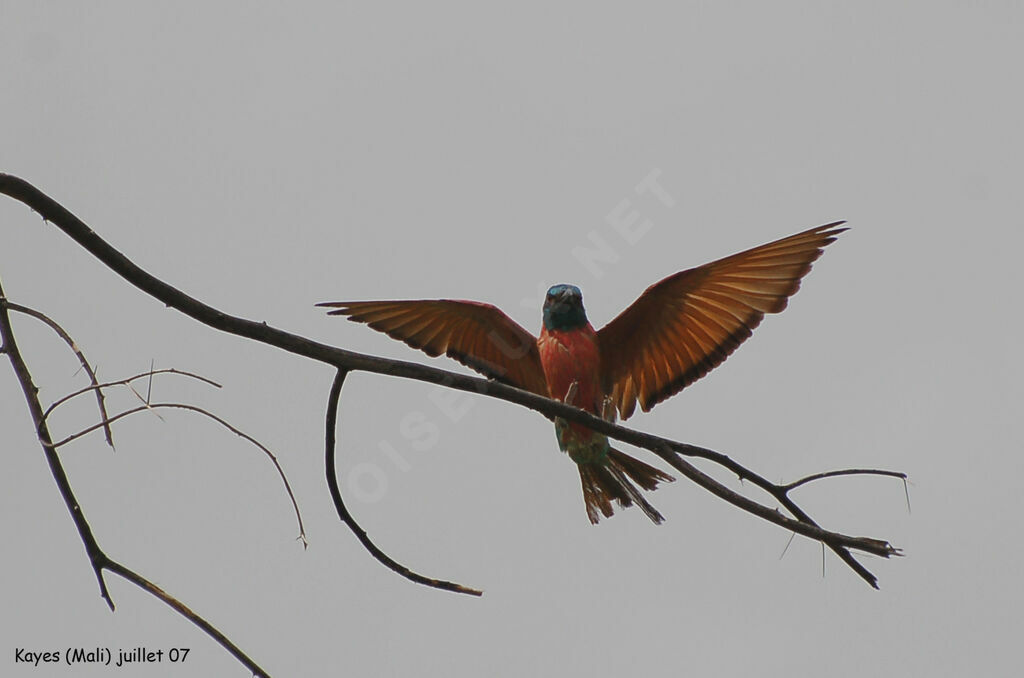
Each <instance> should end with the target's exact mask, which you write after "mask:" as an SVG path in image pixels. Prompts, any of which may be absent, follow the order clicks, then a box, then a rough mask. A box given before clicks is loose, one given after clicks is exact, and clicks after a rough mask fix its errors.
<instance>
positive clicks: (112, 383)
mask: <svg viewBox="0 0 1024 678" xmlns="http://www.w3.org/2000/svg"><path fill="white" fill-rule="evenodd" d="M12 306H13V304H12ZM154 374H178V375H181V376H185V377H191V378H192V379H198V380H199V381H202V382H205V383H207V384H209V385H210V386H214V387H216V388H223V387H222V386H221V385H220V384H218V383H217V382H215V381H213V380H211V379H207V378H206V377H204V376H202V375H199V374H193V373H191V372H185V371H184V370H176V369H174V368H173V367H165V368H162V369H159V370H147V371H145V372H141V373H139V374H134V375H132V376H130V377H127V378H125V379H118V380H116V381H105V382H103V383H102V384H93V385H92V386H86V387H85V388H81V389H78V390H77V391H73V392H71V393H68V394H67V395H65V396H62V397H60V398H58V399H57V400H55V401H53V403H51V404H50V406H49V407H47V408H46V411H45V412H43V416H44V418H45V417H49V416H50V413H51V412H53V411H54V410H55V409H57V408H58V407H60V406H61V405H63V404H64V403H66V402H67V401H69V400H72V399H73V398H77V397H78V396H80V395H82V394H83V393H88V392H89V391H97V390H100V389H104V388H109V387H111V386H124V385H127V384H130V383H132V382H133V381H137V380H139V379H142V378H144V377H151V376H153V375H154ZM103 418H104V419H106V418H107V414H106V412H104V413H103Z"/></svg>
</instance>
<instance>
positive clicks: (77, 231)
mask: <svg viewBox="0 0 1024 678" xmlns="http://www.w3.org/2000/svg"><path fill="white" fill-rule="evenodd" d="M0 193H5V194H7V195H9V196H11V197H12V198H15V199H17V200H20V201H21V202H23V203H25V204H26V205H28V206H29V207H31V208H32V209H34V210H35V211H36V212H38V213H39V214H40V215H42V217H43V218H44V219H46V220H47V221H50V222H53V223H54V224H55V225H56V226H57V227H58V228H60V229H61V230H62V231H64V232H65V233H66V234H67V235H68V236H70V237H71V238H72V239H74V240H75V241H76V242H78V243H79V244H80V245H82V247H84V248H85V249H86V250H87V251H89V252H90V253H91V254H93V256H95V257H96V258H98V259H99V260H100V261H102V262H103V263H104V264H106V265H107V266H108V267H109V268H110V269H111V270H113V271H114V272H115V273H117V274H118V275H120V276H121V277H122V278H124V279H125V280H126V281H128V282H129V283H131V284H132V285H135V286H136V287H138V288H139V289H140V290H142V291H143V292H145V293H146V294H149V295H150V296H152V297H154V298H155V299H157V300H159V301H160V302H162V303H164V304H166V305H167V306H171V307H173V308H175V309H177V310H179V311H181V312H182V313H184V314H186V315H188V316H190V317H192V318H194V319H195V320H198V321H199V322H202V323H204V324H206V325H208V326H210V327H212V328H214V329H217V330H220V331H223V332H228V333H230V334H234V335H237V336H241V337H246V338H249V339H253V340H255V341H259V342H261V343H264V344H268V345H271V346H276V347H278V348H280V349H282V350H285V351H288V352H290V353H294V354H296V355H301V356H305V357H307V358H311V359H313V360H317V361H320V362H323V363H327V364H330V365H333V366H335V367H336V368H338V369H339V370H345V371H351V370H363V371H367V372H374V373H377V374H383V375H389V376H396V377H402V378H407V379H416V380H419V381H424V382H428V383H433V384H439V385H442V386H446V387H448V388H453V389H457V390H461V391H467V392H473V393H479V394H482V395H487V396H490V397H494V398H499V399H501V400H505V401H508V402H512V403H516V404H518V405H522V406H524V407H527V408H530V409H532V410H536V411H538V412H541V413H543V414H545V415H547V416H549V417H562V418H564V419H567V420H569V421H574V422H577V423H580V424H584V425H586V426H587V427H589V428H591V429H593V430H595V431H598V432H600V433H604V434H606V435H608V436H610V437H612V438H615V439H616V440H621V441H623V442H626V443H629V444H632V445H635V446H637V447H641V448H644V449H647V450H649V451H651V452H653V453H654V454H656V455H658V456H659V457H661V458H662V459H664V460H665V461H667V462H668V463H669V464H671V465H672V466H673V467H674V468H676V469H677V470H679V471H680V472H681V473H683V475H685V476H686V477H688V478H689V479H690V480H692V481H693V482H695V483H697V484H698V485H700V486H701V487H703V488H704V489H706V490H708V491H709V492H711V493H712V494H714V495H716V496H718V497H720V498H722V499H724V500H726V501H728V502H729V503H731V504H733V505H734V506H737V507H738V508H741V509H743V510H744V511H747V512H748V513H751V514H753V515H756V516H758V517H760V518H763V519H764V520H767V521H769V522H771V523H774V524H776V525H779V526H780V527H783V528H785V529H786V530H788V531H793V532H796V533H799V534H801V535H803V536H806V537H809V538H811V539H815V540H818V541H821V542H822V543H823V544H827V545H828V546H829V547H830V548H831V549H832V550H833V551H835V552H836V553H837V554H838V555H839V557H840V558H841V559H843V561H844V562H846V563H847V564H848V565H849V566H850V567H851V568H853V569H854V571H856V572H857V574H858V575H859V576H861V577H862V578H863V579H864V580H865V581H866V582H868V583H869V584H870V585H871V586H873V587H875V588H877V587H878V584H877V580H876V578H875V576H874V575H873V574H871V573H870V572H868V571H867V570H866V569H865V568H864V567H863V566H861V565H860V564H859V563H858V562H857V561H856V560H855V559H854V558H853V555H852V554H851V553H850V549H854V550H859V551H863V552H865V553H871V554H874V555H877V556H881V557H884V558H888V557H890V556H893V555H900V552H899V550H898V549H896V548H894V547H893V546H892V545H891V544H889V542H887V541H885V540H882V539H873V538H868V537H852V536H849V535H844V534H841V533H838V532H832V531H828V530H824V529H822V528H821V527H820V526H819V525H818V524H817V523H816V522H814V521H813V520H812V519H811V518H810V516H809V515H808V514H807V513H805V512H804V511H803V510H802V509H800V507H799V506H797V504H796V503H795V502H793V501H792V500H791V499H790V498H789V496H788V495H787V492H788V490H787V488H786V487H785V486H784V485H777V484H774V483H771V482H769V481H767V480H766V479H764V478H763V477H762V476H760V475H758V474H756V473H754V472H753V471H751V470H749V469H747V468H746V467H744V466H742V465H741V464H739V463H737V462H735V461H733V460H732V459H730V458H729V457H727V456H725V455H723V454H720V453H718V452H715V451H713V450H709V449H707V448H702V447H698V446H695V445H688V444H685V443H679V442H675V441H672V440H668V439H665V438H660V437H658V436H653V435H650V434H646V433H641V432H639V431H635V430H633V429H629V428H625V427H623V426H619V425H617V424H613V423H611V422H607V421H605V420H603V419H602V418H600V417H597V416H595V415H592V414H590V413H589V412H586V411H584V410H581V409H577V408H575V407H572V406H570V405H566V404H565V403H562V402H559V401H556V400H552V399H549V398H545V397H542V396H538V395H535V394H533V393H529V392H527V391H523V390H520V389H517V388H513V387H511V386H506V385H504V384H500V383H498V382H494V381H488V380H485V379H479V378H476V377H469V376H465V375H462V374H457V373H454V372H448V371H446V370H440V369H437V368H433V367H428V366H426V365H420V364H417V363H410V362H406V361H400V360H388V359H385V358H379V357H376V356H370V355H365V354H361V353H355V352H352V351H347V350H344V349H340V348H335V347H332V346H328V345H326V344H322V343H320V342H316V341H313V340H310V339H307V338H305V337H301V336H299V335H296V334H292V333H289V332H286V331H283V330H279V329H277V328H274V327H271V326H270V325H268V324H267V323H265V322H256V321H252V320H246V319H244V318H239V317H235V316H231V315H228V314H226V313H224V312H222V311H220V310H218V309H216V308H213V307H211V306H208V305H206V304H204V303H202V302H200V301H199V300H197V299H194V298H193V297H190V296H189V295H187V294H185V293H183V292H181V291H180V290H178V289H176V288H174V287H172V286H171V285H168V284H167V283H165V282H163V281H161V280H159V279H157V278H155V277H154V276H152V275H151V274H149V273H147V272H146V271H144V270H143V269H142V268H140V267H139V266H137V265H136V264H134V263H133V262H132V261H130V260H129V259H128V258H127V257H125V256H124V255H123V254H121V253H120V252H119V251H117V250H116V249H114V248H113V247H112V246H111V245H110V244H108V243H107V242H106V241H104V240H103V239H102V238H100V237H99V236H98V235H96V233H94V232H93V231H92V230H91V229H90V228H89V227H88V226H86V225H85V224H84V223H83V222H82V221H81V220H79V219H78V218H77V217H76V216H75V215H74V214H72V213H71V212H69V211H68V210H67V209H65V208H64V207H63V206H61V205H60V204H59V203H57V202H55V201H54V200H52V199H51V198H49V197H48V196H46V195H45V194H43V193H42V192H41V191H39V190H38V189H36V188H35V187H34V186H32V185H31V184H29V183H28V182H26V181H24V180H22V179H19V178H17V177H14V176H11V175H6V174H0ZM683 456H694V457H700V458H704V459H708V460H710V461H713V462H715V463H716V464H719V465H721V466H723V467H724V468H726V469H729V470H730V471H733V472H734V473H736V474H737V475H738V476H739V477H740V478H741V479H744V480H749V481H751V482H753V483H754V484H755V485H757V486H758V487H760V488H761V489H763V490H765V491H766V492H768V493H769V494H770V495H771V496H772V497H773V498H774V499H775V500H776V501H778V502H779V503H780V504H781V505H782V506H783V507H784V508H785V509H786V510H787V511H789V512H790V513H791V514H792V515H793V518H790V517H788V516H785V515H783V514H782V513H781V512H780V511H778V510H777V509H774V508H770V507H768V506H765V505H763V504H760V503H758V502H755V501H753V500H751V499H749V498H747V497H745V496H743V495H740V494H737V493H736V492H733V491H732V490H730V489H729V488H727V487H725V486H724V485H722V484H721V483H719V482H717V481H715V480H714V479H713V478H711V477H709V476H707V475H706V474H704V473H702V472H701V471H699V470H698V469H697V468H695V467H694V466H693V465H692V464H690V463H689V462H687V461H686V460H685V459H683V458H682V457H683Z"/></svg>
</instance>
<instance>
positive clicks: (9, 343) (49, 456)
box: [0, 286, 269, 678]
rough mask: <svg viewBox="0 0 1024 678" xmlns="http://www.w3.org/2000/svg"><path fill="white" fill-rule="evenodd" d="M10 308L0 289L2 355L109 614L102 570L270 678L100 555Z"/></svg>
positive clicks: (172, 601)
mask: <svg viewBox="0 0 1024 678" xmlns="http://www.w3.org/2000/svg"><path fill="white" fill-rule="evenodd" d="M9 306H10V302H8V301H7V299H6V298H5V297H4V293H3V288H2V286H0V337H2V338H3V346H4V349H5V353H6V354H7V357H8V359H9V360H10V362H11V367H12V368H13V369H14V374H15V376H16V377H17V379H18V383H19V384H21V390H22V393H23V394H24V396H25V402H26V403H27V404H28V409H29V412H30V413H31V415H32V420H33V423H34V424H35V426H36V436H37V438H38V440H39V443H40V444H41V445H42V448H43V456H44V457H45V458H46V463H47V465H48V466H49V467H50V473H51V474H52V475H53V479H54V481H55V482H56V483H57V489H58V491H59V492H60V496H61V498H62V499H63V500H64V505H65V506H66V507H67V509H68V513H70V514H71V520H72V521H73V522H74V523H75V528H76V529H77V530H78V536H79V538H80V539H81V540H82V544H83V545H84V546H85V552H86V555H88V557H89V564H90V565H91V566H92V570H93V573H94V574H95V575H96V581H97V582H98V583H99V587H100V596H101V597H102V598H103V600H104V601H106V603H107V606H108V607H109V608H110V611H111V612H113V611H114V601H113V599H112V598H111V597H110V591H109V590H107V583H106V581H104V579H103V571H104V570H108V571H110V572H113V573H115V574H117V575H118V576H121V577H123V578H125V579H127V580H128V581H130V582H132V583H133V584H135V585H137V586H139V587H141V588H143V589H145V590H147V591H149V592H150V593H152V594H153V595H154V596H156V597H158V598H159V599H160V600H162V601H164V602H165V603H167V604H168V605H170V606H171V607H172V608H174V609H175V610H176V611H177V612H178V613H179V614H181V615H182V616H183V617H185V618H186V619H188V620H189V621H190V622H191V623H192V624H194V625H196V626H197V627H198V628H200V629H202V630H203V631H204V632H206V634H207V635H209V636H210V637H211V638H213V639H214V641H216V642H217V643H218V644H219V645H220V646H221V647H223V648H224V649H225V650H227V651H228V652H229V653H231V655H232V656H234V657H235V658H236V659H237V660H238V661H239V662H241V664H242V665H243V666H245V667H246V668H247V669H249V671H251V672H252V674H253V675H254V676H267V677H268V678H269V674H268V673H267V672H266V671H264V670H263V668H262V667H260V665H259V664H257V663H256V662H255V661H253V660H252V659H251V658H250V657H249V656H248V655H247V654H245V653H244V652H242V650H241V649H239V647H238V646H237V645H235V644H234V643H232V642H231V641H230V640H229V639H228V637H227V636H225V635H224V634H223V633H221V632H220V631H219V630H217V629H216V628H215V627H214V626H213V625H212V624H210V623H209V622H208V621H206V620H205V619H203V618H202V617H200V616H199V615H198V614H196V613H195V612H193V611H192V610H190V609H189V608H188V607H186V606H185V605H184V604H183V603H181V602H180V601H178V600H177V599H176V598H174V597H173V596H171V595H170V594H168V593H166V592H165V591H163V590H162V589H161V588H159V587H158V586H157V585H156V584H154V583H152V582H151V581H149V580H148V579H146V578H145V577H143V576H142V575H140V574H138V573H136V572H134V571H133V570H131V569H129V568H127V567H125V566H124V565H122V564H121V563H119V562H117V561H115V560H112V559H111V558H110V557H108V556H107V554H106V553H104V552H103V549H101V548H100V545H99V543H98V542H97V541H96V537H95V535H93V533H92V528H91V527H90V526H89V522H88V521H87V520H86V518H85V513H84V512H83V511H82V508H81V506H80V505H79V503H78V499H77V498H76V497H75V493H74V491H73V490H72V489H71V482H70V481H69V480H68V476H67V473H66V472H65V471H64V465H63V464H62V463H61V461H60V457H59V456H58V455H57V451H56V449H55V447H54V445H53V438H52V437H51V436H50V430H49V427H48V426H47V423H46V419H45V418H44V417H43V407H42V405H41V404H40V402H39V398H38V396H37V395H36V394H37V389H36V386H35V384H34V383H33V381H32V374H31V373H30V372H29V369H28V365H27V364H26V363H25V360H24V358H23V357H22V355H21V351H20V350H19V348H18V343H17V342H16V341H15V338H14V330H13V328H12V327H11V319H10V315H9V313H8V308H9Z"/></svg>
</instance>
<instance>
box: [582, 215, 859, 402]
mask: <svg viewBox="0 0 1024 678" xmlns="http://www.w3.org/2000/svg"><path fill="white" fill-rule="evenodd" d="M843 223H845V222H842V221H837V222H835V223H831V224H826V225H824V226H818V227H817V228H812V229H811V230H809V231H804V232H803V233H798V234H796V235H792V236H790V237H788V238H783V239H782V240H776V241H775V242H772V243H768V244H767V245H761V246H760V247H755V248H754V249H751V250H747V251H746V252H741V253H739V254H734V255H732V256H731V257H726V258H725V259H720V260H718V261H714V262H712V263H710V264H705V265H703V266H700V267H698V268H692V269H689V270H686V271H681V272H680V273H676V274H675V275H671V276H669V277H667V278H665V279H664V280H662V281H661V282H658V283H655V284H654V285H651V286H650V287H648V288H647V290H646V291H645V292H644V293H643V294H642V295H640V298H639V299H637V300H636V301H635V302H633V304H632V305H631V306H630V307H629V308H627V309H626V310H625V311H623V312H622V313H620V314H619V315H618V316H617V317H616V318H615V319H614V320H612V321H611V322H610V323H608V325H607V326H605V327H604V328H602V329H601V331H599V332H598V333H597V336H598V341H599V342H600V347H601V365H602V368H601V370H602V378H603V380H604V385H605V390H606V392H608V393H610V394H611V395H612V399H613V402H614V404H615V406H616V408H618V410H619V415H620V416H621V417H622V418H623V419H626V418H627V417H629V416H630V415H631V414H633V411H634V410H635V409H636V404H637V402H639V403H640V407H641V408H642V409H643V410H644V412H647V411H648V410H650V409H651V408H652V407H654V406H655V405H656V404H658V403H659V402H661V401H662V400H665V399H666V398H668V397H670V396H672V395H674V394H676V393H678V392H679V391H680V390H682V389H683V388H684V387H685V386H688V385H689V384H692V383H693V382H694V381H696V380H697V379H700V378H701V377H703V376H704V375H705V374H707V373H708V372H709V371H710V370H711V369H712V368H714V367H716V366H718V365H719V364H721V363H722V361H723V360H725V359H726V358H727V357H729V354H731V353H732V352H733V351H734V350H736V347H737V346H739V345H740V344H741V343H743V341H744V340H745V339H746V338H747V337H749V336H750V334H751V331H752V330H753V329H754V328H755V327H757V325H758V324H759V323H760V322H761V319H762V318H763V317H764V314H765V313H778V312H779V311H781V310H783V309H784V308H786V303H787V302H788V300H789V297H790V296H792V295H793V294H794V293H796V291H797V290H798V289H800V279H801V278H802V277H803V276H804V275H806V274H807V272H808V271H810V270H811V262H813V261H814V260H815V259H817V258H818V257H819V256H821V252H822V248H823V247H825V246H826V245H828V244H829V243H831V242H833V241H834V240H835V239H836V236H837V235H838V234H839V233H842V232H843V231H845V230H846V229H845V228H837V227H838V226H840V225H841V224H843Z"/></svg>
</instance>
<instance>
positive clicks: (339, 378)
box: [324, 369, 483, 596]
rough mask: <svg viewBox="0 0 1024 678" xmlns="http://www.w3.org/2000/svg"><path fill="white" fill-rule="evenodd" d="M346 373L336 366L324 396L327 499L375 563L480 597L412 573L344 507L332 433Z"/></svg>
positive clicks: (428, 583) (419, 581)
mask: <svg viewBox="0 0 1024 678" xmlns="http://www.w3.org/2000/svg"><path fill="white" fill-rule="evenodd" d="M346 376H348V370H345V369H339V370H338V373H337V374H336V375H335V377H334V382H333V383H332V384H331V393H330V395H329V396H328V397H327V428H326V432H325V434H324V440H325V443H326V450H327V453H326V459H325V469H326V473H327V487H328V488H329V489H330V492H331V499H333V500H334V507H335V508H336V509H337V511H338V517H339V518H341V521H342V522H343V523H345V524H346V525H348V527H349V529H350V530H352V532H353V534H355V535H356V538H357V539H359V541H360V543H362V545H363V547H364V548H365V549H366V550H367V551H369V552H370V554H371V555H373V557H374V558H376V559H377V561H378V562H380V563H381V564H383V565H384V566H385V567H387V568H388V569H389V570H391V571H392V572H397V573H398V574H400V575H402V576H403V577H405V578H406V579H408V580H410V581H413V582H416V583H417V584H423V585H424V586H429V587H431V588H435V589H443V590H445V591H454V592H455V593H466V594H469V595H471V596H481V595H483V591H478V590H477V589H471V588H469V587H467V586H463V585H462V584H456V583H454V582H450V581H444V580H441V579H432V578H430V577H425V576H423V575H422V574H418V573H416V572H413V571H412V570H410V569H409V568H408V567H406V566H405V565H402V564H401V563H399V562H396V561H395V560H393V559H392V558H391V557H390V556H388V555H387V554H386V553H384V552H383V551H381V550H380V549H379V548H378V547H377V545H376V544H374V543H373V541H371V540H370V537H369V536H368V535H367V534H366V530H364V529H363V528H362V527H360V526H359V523H357V522H356V519H355V518H353V517H352V514H351V513H349V510H348V508H347V507H346V506H345V501H344V499H342V497H341V488H339V487H338V469H337V465H336V462H335V456H336V453H335V449H336V436H337V433H336V431H337V428H338V400H339V398H340V397H341V387H342V386H343V385H344V384H345V377H346Z"/></svg>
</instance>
